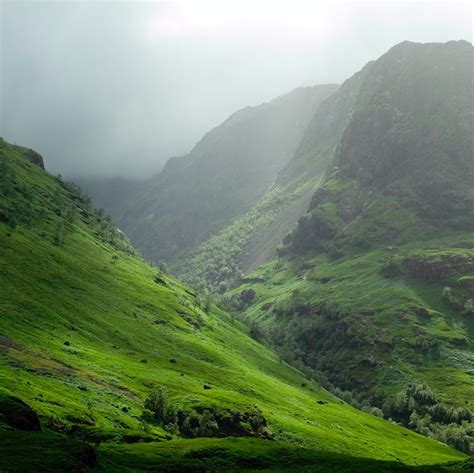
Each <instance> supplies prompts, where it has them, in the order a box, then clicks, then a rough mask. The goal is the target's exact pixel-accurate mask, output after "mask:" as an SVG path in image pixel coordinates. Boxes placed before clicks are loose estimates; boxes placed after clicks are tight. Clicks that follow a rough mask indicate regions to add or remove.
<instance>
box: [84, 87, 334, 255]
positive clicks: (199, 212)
mask: <svg viewBox="0 0 474 473" xmlns="http://www.w3.org/2000/svg"><path fill="white" fill-rule="evenodd" d="M336 90H337V86H336V85H332V84H330V85H321V86H316V87H305V88H299V89H296V90H294V91H293V92H290V93H289V94H286V95H283V96H281V97H278V98H276V99H274V100H272V101H271V102H269V103H264V104H262V105H259V106H255V107H246V108H244V109H242V110H240V111H238V112H236V113H234V114H233V115H231V116H230V117H229V118H228V119H227V120H226V121H225V122H224V123H222V124H221V125H219V126H218V127H216V128H215V129H213V130H212V131H210V132H209V133H207V134H206V135H205V136H204V137H203V138H202V140H201V141H199V142H198V143H197V144H196V146H195V147H194V148H193V149H192V151H191V152H190V153H189V154H188V155H186V156H180V157H176V158H172V159H170V160H169V161H168V163H167V164H166V166H165V168H164V169H163V171H162V172H161V173H160V174H159V175H157V176H155V177H153V178H152V179H149V180H146V181H145V182H140V183H137V184H135V186H134V187H133V185H132V189H130V186H129V185H128V183H125V185H124V186H123V189H120V188H119V187H118V186H117V185H116V183H109V184H107V183H106V186H105V189H108V191H107V192H108V193H109V194H111V197H107V196H106V195H104V192H103V191H102V192H101V191H100V190H99V191H98V190H97V186H96V185H89V183H87V182H83V183H81V184H82V185H83V187H84V188H85V190H86V191H87V192H88V193H91V195H92V198H93V199H94V202H95V203H96V204H97V205H98V206H101V207H102V206H103V207H104V208H105V209H106V210H107V211H109V209H110V213H111V214H112V215H113V216H114V218H116V219H117V222H118V224H119V225H120V227H121V228H122V229H123V230H124V231H125V232H126V233H127V234H128V235H129V237H130V239H131V240H132V242H133V244H134V245H135V246H137V247H138V248H139V249H140V251H141V252H142V254H143V255H144V257H146V258H147V259H149V260H152V261H155V262H156V261H158V260H161V259H163V260H169V259H171V258H173V257H175V256H176V255H178V254H179V253H180V252H182V251H183V250H185V249H189V248H193V247H194V246H196V245H198V244H199V243H200V242H202V241H204V240H207V239H208V238H209V237H210V236H212V235H213V234H215V233H217V232H218V231H219V230H221V229H222V228H224V227H225V226H226V225H227V224H229V223H230V222H231V221H232V220H233V219H234V218H236V217H238V216H239V215H241V214H242V213H244V212H245V211H247V210H249V209H250V208H252V207H253V206H254V205H255V204H256V203H257V202H258V201H259V200H260V198H261V197H262V196H263V195H264V193H265V191H266V190H267V188H268V187H269V186H270V185H271V184H272V182H273V181H274V179H275V178H276V176H277V174H278V172H279V170H280V169H281V167H282V166H283V165H284V164H285V163H286V162H287V161H288V160H289V159H290V158H291V157H292V156H293V153H294V151H295V148H296V147H297V145H298V143H299V141H300V139H301V136H302V134H303V133H304V130H305V129H306V126H307V124H308V122H309V120H311V117H312V116H313V114H314V111H315V110H316V108H317V107H318V105H319V104H320V103H321V101H323V100H324V99H325V98H327V97H328V96H329V95H331V94H332V93H334V92H335V91H336ZM107 192H106V193H105V194H107Z"/></svg>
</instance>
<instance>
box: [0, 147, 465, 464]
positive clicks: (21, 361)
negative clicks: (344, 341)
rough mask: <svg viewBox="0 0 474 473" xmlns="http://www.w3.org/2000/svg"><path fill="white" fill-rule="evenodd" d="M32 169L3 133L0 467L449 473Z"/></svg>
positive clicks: (422, 441) (421, 443)
mask: <svg viewBox="0 0 474 473" xmlns="http://www.w3.org/2000/svg"><path fill="white" fill-rule="evenodd" d="M38 164H39V160H38V156H37V155H36V153H32V152H31V150H28V149H26V148H21V147H18V146H13V145H10V144H8V143H6V142H5V141H3V140H1V141H0V166H1V170H2V172H1V173H0V262H1V267H0V268H1V269H0V379H1V386H0V432H1V435H0V468H1V469H2V471H8V472H23V471H31V472H36V471H45V470H47V471H51V472H56V471H57V472H65V471H81V472H85V471H89V470H92V469H94V470H97V471H113V472H121V471H123V472H130V471H196V472H197V471H223V469H226V470H227V471H251V470H254V469H255V468H257V469H259V471H260V470H263V471H302V470H301V468H306V469H307V470H308V471H315V470H314V468H321V469H322V470H323V471H325V470H328V469H329V470H333V469H337V470H338V471H353V468H354V467H355V466H356V467H357V468H359V469H360V470H367V469H369V470H371V471H406V466H404V465H403V464H402V463H405V464H409V465H431V464H432V465H433V466H429V467H426V468H424V467H420V470H419V471H448V470H449V471H460V470H459V469H460V468H462V466H461V465H459V469H458V467H455V466H450V467H448V466H446V468H445V467H444V466H443V465H442V464H444V463H446V462H450V461H461V460H463V459H465V457H464V456H463V454H461V453H460V452H456V451H454V450H452V449H450V448H449V447H447V446H445V445H442V444H440V443H438V442H435V441H433V440H431V439H427V438H425V437H422V436H420V435H418V434H415V433H412V432H410V431H408V430H406V429H403V428H401V427H399V426H397V425H394V424H391V423H389V422H385V421H383V420H381V419H379V418H378V417H376V416H374V415H369V414H366V413H364V412H361V411H359V410H356V409H354V408H353V407H351V406H349V405H348V404H347V403H345V402H344V401H342V400H341V399H339V398H337V397H335V396H334V395H332V394H330V393H329V392H327V391H326V390H324V389H323V388H321V387H320V386H319V385H318V384H317V383H316V382H315V381H314V380H312V379H309V378H308V377H307V376H305V375H304V374H302V373H301V372H299V371H298V370H296V369H294V368H292V367H291V366H290V365H288V364H287V363H286V362H284V361H283V360H281V359H279V358H278V357H277V356H276V355H275V354H274V353H273V352H272V351H271V350H270V349H269V348H267V347H266V346H265V345H264V344H262V343H259V342H258V341H256V340H254V339H252V338H251V337H250V336H249V335H248V333H249V330H248V328H246V327H245V326H244V325H242V324H241V323H240V322H238V321H237V320H234V319H233V318H231V317H230V316H229V315H228V314H227V313H226V312H225V311H224V310H223V309H222V308H220V307H218V306H216V305H215V304H213V303H212V301H210V300H209V299H208V298H206V297H204V296H202V295H200V294H197V293H195V292H194V291H192V290H190V289H189V288H187V287H186V286H183V285H182V284H180V283H179V282H177V281H176V280H175V279H173V278H172V277H170V276H168V275H166V274H163V273H162V272H160V271H157V270H156V269H155V268H152V267H150V266H148V265H147V264H145V263H144V262H143V261H142V260H141V259H140V258H139V257H138V256H137V254H136V252H135V250H134V249H133V248H132V247H131V246H130V244H129V243H128V241H127V239H126V237H125V236H124V234H123V233H122V232H121V231H120V230H118V229H117V228H116V227H115V226H114V225H113V223H112V222H111V220H110V219H109V218H108V217H106V216H104V214H103V213H102V212H100V211H95V210H94V209H93V208H92V207H91V204H90V201H89V200H88V199H87V198H85V197H83V196H81V195H80V194H79V193H78V191H77V189H76V188H75V186H74V185H72V184H70V183H66V182H64V181H62V180H61V179H60V178H57V177H53V176H51V175H49V174H48V173H47V172H45V171H44V170H43V169H42V167H40V166H39V165H38ZM252 333H253V332H252ZM254 336H256V335H255V334H254ZM417 471H418V470H417Z"/></svg>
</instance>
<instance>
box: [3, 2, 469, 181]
mask: <svg viewBox="0 0 474 473" xmlns="http://www.w3.org/2000/svg"><path fill="white" fill-rule="evenodd" d="M0 16H1V43H0V47H1V63H0V67H1V74H0V78H1V94H0V96H1V103H0V112H1V113H0V135H1V136H3V137H4V138H5V139H7V140H9V141H10V142H18V143H21V144H22V145H26V146H30V147H32V148H34V149H36V150H37V151H38V152H40V153H41V154H42V155H43V156H44V158H45V162H46V165H47V167H48V169H50V170H51V171H53V172H56V173H61V174H64V175H67V176H68V177H73V176H85V177H88V176H89V177H90V176H95V177H98V176H99V177H100V176H103V177H113V176H121V177H143V176H145V175H148V174H150V173H156V172H158V171H159V170H160V168H161V167H162V166H163V164H164V163H165V161H166V160H167V159H168V158H169V157H171V156H175V155H181V154H185V153H187V152H189V150H190V149H191V148H192V146H193V145H194V144H195V143H196V142H197V141H198V140H199V139H200V138H201V137H202V136H203V135H204V134H205V133H206V132H207V131H209V130H210V129H211V128H213V127H215V126H216V125H218V124H219V123H221V122H222V121H223V120H225V119H226V118H227V117H228V116H229V115H230V114H231V113H233V112H234V111H235V110H238V109H241V108H242V107H245V106H247V105H257V104H260V103H262V102H265V101H268V100H270V99H272V98H274V97H276V96H278V95H280V94H283V93H286V92H289V91H290V90H292V89H294V88H295V87H298V86H302V85H316V84H321V83H341V82H342V81H343V80H344V79H345V78H347V77H349V76H350V75H351V74H353V73H354V72H355V71H357V70H359V69H360V68H361V67H362V66H363V65H364V64H365V63H366V62H367V61H369V60H370V59H372V58H374V57H378V56H380V55H381V54H382V53H383V52H384V51H386V50H387V49H388V48H389V47H391V46H392V45H393V44H396V43H399V42H400V41H403V40H411V41H420V42H431V41H448V40H454V39H461V38H462V39H466V40H469V41H470V40H472V12H471V6H470V2H459V3H458V2H449V3H438V2H435V3H430V4H429V8H428V7H427V2H424V3H409V2H406V3H397V4H387V3H385V2H380V3H379V4H376V3H364V4H362V3H342V2H332V3H329V2H328V3H324V2H318V3H317V4H316V3H315V2H294V3H292V4H291V9H290V7H289V6H288V4H283V3H279V2H272V3H268V2H258V3H257V4H252V3H251V2H246V1H243V2H234V1H231V2H220V3H219V2H209V1H203V2H184V1H183V2H171V3H163V2H159V3H153V2H150V3H128V2H127V3H120V2H111V3H98V2H97V3H96V2H87V3H82V2H51V3H47V2H8V1H7V2H2V3H1V4H0ZM349 51H350V53H349Z"/></svg>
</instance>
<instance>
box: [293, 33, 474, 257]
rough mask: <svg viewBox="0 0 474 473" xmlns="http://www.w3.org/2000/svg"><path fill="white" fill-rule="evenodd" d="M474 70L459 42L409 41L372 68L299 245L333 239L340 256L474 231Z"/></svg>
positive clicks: (302, 229)
mask: <svg viewBox="0 0 474 473" xmlns="http://www.w3.org/2000/svg"><path fill="white" fill-rule="evenodd" d="M472 64H473V52H472V46H471V45H470V44H469V43H467V42H465V41H460V42H454V41H453V42H448V43H446V44H437V43H433V44H418V43H410V42H404V43H401V44H399V45H397V46H395V47H394V48H392V49H391V50H390V51H389V52H387V53H386V54H385V55H383V56H382V57H381V58H380V59H378V60H377V61H375V62H373V63H370V64H369V65H368V66H366V71H365V72H366V74H365V78H364V80H363V82H362V84H361V85H360V86H358V87H357V89H356V92H357V99H356V102H355V103H356V105H355V108H354V109H353V110H352V111H351V113H349V114H348V115H347V117H346V120H345V121H346V126H345V128H344V131H343V133H342V135H341V137H340V141H339V143H338V145H337V148H336V150H335V153H334V157H333V163H332V165H331V168H330V170H329V171H328V176H327V178H326V180H325V182H324V183H323V184H322V186H321V187H320V188H319V189H318V190H317V191H316V193H315V195H314V196H313V199H312V202H311V204H310V207H309V211H308V214H307V215H306V217H305V218H304V219H303V220H302V221H301V222H300V225H299V230H298V231H296V232H295V235H294V236H293V243H294V246H295V247H300V248H303V249H304V248H311V247H312V246H318V245H319V246H325V241H327V242H328V244H329V245H330V246H332V247H333V248H337V251H340V250H341V247H343V246H344V244H345V243H347V242H350V244H351V245H352V246H355V247H357V245H361V244H362V245H363V246H367V245H369V244H385V243H387V242H392V243H396V242H397V241H409V240H410V239H413V238H414V237H416V235H414V232H420V231H422V229H425V230H426V231H428V232H430V231H433V230H434V229H435V228H440V229H441V228H452V229H456V228H457V229H463V230H465V231H469V230H471V229H472V222H474V213H473V212H474V196H473V189H472V185H471V184H472V181H473V179H474V163H473V159H472V130H473V103H474V97H473V88H472ZM333 204H335V207H334V205H333ZM396 220H399V222H397V221H396ZM407 221H411V222H412V225H409V224H408V223H407ZM400 222H401V223H400ZM415 222H416V223H415ZM362 226H364V229H363V231H361V230H362ZM359 233H360V235H359ZM359 237H360V238H359ZM359 240H360V241H359Z"/></svg>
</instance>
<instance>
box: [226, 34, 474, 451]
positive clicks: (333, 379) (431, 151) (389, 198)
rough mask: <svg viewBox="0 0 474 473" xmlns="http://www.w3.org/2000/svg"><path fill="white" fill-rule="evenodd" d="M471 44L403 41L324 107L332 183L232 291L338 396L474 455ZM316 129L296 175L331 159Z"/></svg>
mask: <svg viewBox="0 0 474 473" xmlns="http://www.w3.org/2000/svg"><path fill="white" fill-rule="evenodd" d="M472 52H473V50H472V46H471V45H470V44H469V43H467V42H465V41H459V42H454V41H452V42H448V43H446V44H438V43H433V44H417V43H409V42H404V43H401V44H400V45H397V46H395V47H394V48H392V49H391V50H390V51H388V52H387V53H386V54H385V55H383V56H382V57H381V58H379V59H378V60H376V61H373V62H371V63H369V64H368V65H367V66H366V67H364V69H363V70H362V71H361V72H360V73H358V74H357V75H356V76H354V77H353V78H351V79H349V80H348V81H346V82H345V83H344V84H343V85H342V86H341V89H340V92H339V93H338V94H336V95H335V96H333V97H331V98H330V99H328V100H327V101H326V102H324V103H323V104H322V108H325V109H326V111H325V113H326V114H327V115H328V116H331V117H333V118H334V121H333V131H334V133H335V134H336V138H337V139H336V140H335V145H334V146H333V147H332V150H331V152H332V157H331V162H330V165H329V168H328V171H327V172H326V175H325V178H324V180H323V182H322V183H321V184H320V185H319V186H318V187H317V188H316V190H315V192H314V194H313V197H312V199H311V202H310V205H309V208H308V210H307V212H306V214H305V215H304V216H303V217H302V218H301V219H300V221H299V222H298V225H297V227H296V228H295V229H294V230H293V231H292V232H291V233H290V234H289V235H288V236H287V237H286V238H285V240H284V244H283V246H282V248H280V251H279V254H280V258H278V259H275V260H274V261H273V262H271V263H268V264H267V265H266V266H263V267H261V268H259V269H258V270H257V271H256V272H255V273H253V274H251V275H248V277H247V278H246V279H244V280H243V281H242V283H243V284H242V285H241V286H240V287H238V288H237V289H234V290H233V291H231V293H230V294H229V295H227V296H226V297H225V299H226V301H227V303H228V305H229V307H233V309H234V310H236V311H238V312H243V313H244V314H245V316H246V317H247V320H248V321H252V323H253V324H258V327H260V328H261V330H263V332H264V333H265V334H266V335H267V337H268V338H269V339H270V340H271V341H272V343H273V344H274V346H276V347H277V348H278V350H279V352H280V353H281V354H282V356H284V357H285V359H287V360H291V361H292V363H294V364H296V365H297V366H300V368H301V369H308V370H309V371H310V372H311V371H312V370H315V373H319V372H322V373H323V374H324V376H323V381H324V382H325V383H326V386H327V387H328V388H330V389H331V390H332V391H333V392H336V393H337V394H339V395H341V396H343V397H344V398H345V399H346V400H348V401H350V402H351V403H353V404H354V405H356V406H358V407H360V408H363V409H365V410H372V409H373V408H375V409H376V412H379V415H383V416H384V417H385V418H387V419H390V418H391V419H395V420H397V421H398V422H401V423H402V424H403V425H406V426H407V427H410V428H413V429H414V430H417V431H419V432H421V433H423V434H425V435H428V436H431V437H435V438H438V439H440V440H443V441H447V442H449V443H451V444H452V445H454V446H456V447H457V448H459V449H462V450H464V451H466V452H468V451H472V449H473V448H474V424H473V423H472V420H473V413H472V399H474V378H473V375H474V364H473V362H474V358H473V349H474V338H473V335H474V332H473V329H474V325H473V314H474V308H473V307H474V306H473V299H474V291H473V284H472V283H473V274H474V239H473V236H472V230H473V222H474V218H473V213H472V212H473V210H474V194H473V187H472V183H473V182H474V160H473V155H472V136H473V130H474V127H473V120H472V117H473V116H474V115H473V103H474V101H473V88H472V58H473V55H472ZM319 113H320V112H318V114H319ZM318 114H317V115H318ZM313 124H314V122H313ZM309 130H311V128H310V129H309ZM323 131H324V130H323ZM313 133H316V132H313ZM318 133H319V135H320V137H321V140H314V141H313V142H311V141H310V140H309V139H308V140H306V142H305V143H306V144H305V146H304V148H305V150H306V151H305V153H302V154H299V155H295V160H294V161H293V162H290V163H289V165H288V166H287V172H290V170H291V169H298V168H299V167H300V164H301V163H304V162H305V159H309V160H311V156H313V159H314V157H315V156H318V155H319V154H320V152H321V146H323V148H324V146H325V145H324V143H325V141H324V139H323V138H324V133H323V132H318ZM311 143H313V144H312V145H311ZM321 143H323V144H322V145H321ZM311 146H313V148H311ZM311 149H313V151H311ZM256 330H258V329H256Z"/></svg>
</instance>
